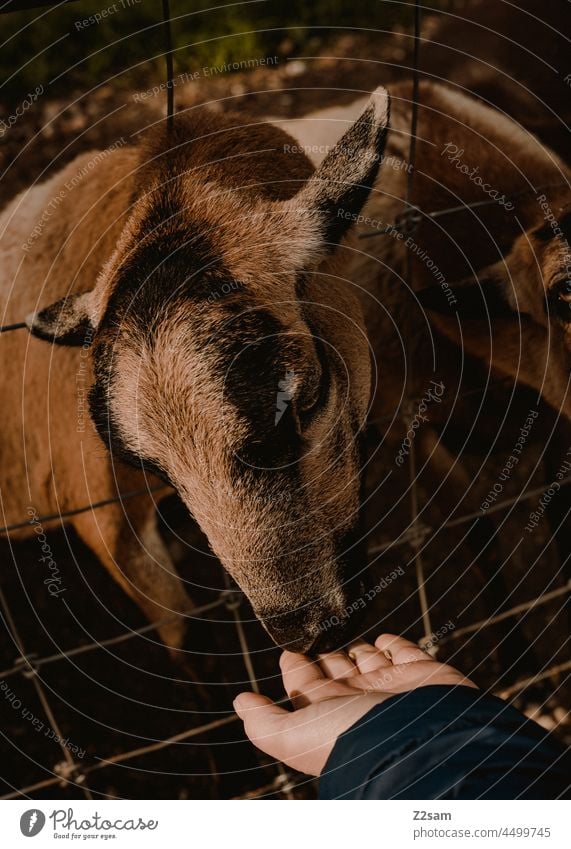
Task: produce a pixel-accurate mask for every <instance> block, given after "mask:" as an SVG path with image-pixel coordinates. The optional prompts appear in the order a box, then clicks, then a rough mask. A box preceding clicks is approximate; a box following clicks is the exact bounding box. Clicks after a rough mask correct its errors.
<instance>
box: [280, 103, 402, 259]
mask: <svg viewBox="0 0 571 849" xmlns="http://www.w3.org/2000/svg"><path fill="white" fill-rule="evenodd" d="M389 114H390V98H389V95H388V92H387V90H386V89H385V88H382V87H379V88H377V89H376V90H375V91H374V92H373V94H372V95H371V98H370V100H369V102H368V103H367V105H366V107H365V109H364V110H363V112H362V113H361V115H360V116H359V118H357V120H356V121H355V123H354V124H352V125H351V127H349V129H348V130H347V132H346V133H345V134H344V135H343V136H342V137H341V139H340V140H339V141H338V142H337V144H336V145H335V147H334V148H333V149H332V150H330V151H329V153H328V154H327V156H326V157H325V159H324V160H323V162H322V163H321V165H320V166H319V168H318V169H317V171H316V172H315V173H314V174H313V175H312V176H311V177H310V178H309V180H308V181H307V183H306V184H305V186H304V187H303V189H301V191H300V192H299V193H298V194H297V195H296V196H295V198H294V199H293V203H295V206H296V208H297V211H298V214H299V213H301V212H302V211H303V213H304V214H308V215H310V216H311V218H312V219H313V220H315V219H316V218H317V224H318V231H319V234H320V237H321V239H322V240H323V241H324V242H325V244H326V247H327V248H328V250H329V251H333V250H334V249H335V247H336V245H337V244H338V243H339V242H340V240H341V239H342V238H343V236H344V235H345V233H346V232H347V230H348V229H349V228H350V227H351V225H352V224H354V222H355V219H356V218H357V216H358V214H359V213H360V212H361V210H362V208H363V206H364V204H365V202H366V200H367V198H368V197H369V193H370V191H371V188H372V186H373V184H374V182H375V179H376V177H377V174H378V172H379V167H380V165H381V163H382V157H383V151H384V149H385V143H386V140H387V133H388V128H389Z"/></svg>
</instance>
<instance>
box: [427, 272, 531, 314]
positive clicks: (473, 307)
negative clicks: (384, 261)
mask: <svg viewBox="0 0 571 849" xmlns="http://www.w3.org/2000/svg"><path fill="white" fill-rule="evenodd" d="M416 296H417V298H418V300H419V301H420V303H421V304H422V306H423V307H424V308H425V309H427V310H430V311H431V312H436V313H439V314H440V315H446V316H451V317H453V316H455V315H456V316H458V317H459V318H461V319H462V320H463V321H470V320H472V321H488V320H489V319H493V318H510V317H513V316H514V315H516V314H517V313H516V311H515V310H514V309H513V307H512V306H511V304H510V303H509V300H508V297H507V293H506V291H505V282H504V281H503V280H501V279H499V278H498V277H497V276H496V275H494V274H490V275H487V276H483V277H481V278H479V279H478V281H477V282H474V281H473V280H472V279H466V280H461V281H460V282H459V283H455V284H453V285H452V286H449V287H448V288H446V287H442V286H430V287H429V288H427V289H421V290H420V291H419V292H417V293H416Z"/></svg>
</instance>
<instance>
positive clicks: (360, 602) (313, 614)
mask: <svg viewBox="0 0 571 849" xmlns="http://www.w3.org/2000/svg"><path fill="white" fill-rule="evenodd" d="M359 586H360V591H359V593H358V594H357V595H356V596H355V597H354V599H352V600H347V601H346V602H345V603H343V605H339V604H336V605H335V606H329V605H327V604H326V603H324V602H322V601H316V602H314V603H311V604H308V605H306V606H304V607H300V608H297V609H295V610H292V611H288V612H286V613H283V612H281V613H278V612H270V611H257V616H258V618H259V619H260V620H261V622H262V624H263V626H264V628H265V629H266V631H267V632H268V633H269V635H270V636H271V638H272V639H273V640H274V642H275V643H277V644H278V645H279V646H281V647H282V648H283V649H286V650H287V651H291V652H299V653H301V654H309V655H316V654H320V653H323V652H328V651H334V650H336V649H339V648H342V647H343V646H346V645H347V644H348V643H349V642H351V640H352V639H353V638H354V637H356V635H357V633H358V629H359V625H360V623H361V621H362V614H363V610H364V607H365V603H364V595H363V585H362V584H361V582H359Z"/></svg>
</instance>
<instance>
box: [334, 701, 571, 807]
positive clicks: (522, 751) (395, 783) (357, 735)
mask: <svg viewBox="0 0 571 849" xmlns="http://www.w3.org/2000/svg"><path fill="white" fill-rule="evenodd" d="M570 786H571V749H567V748H565V747H564V746H563V745H562V744H561V743H560V742H559V741H558V740H556V739H555V738H554V737H553V736H552V735H550V734H549V733H548V732H547V731H545V730H544V729H543V728H541V727H540V726H539V725H537V723H535V722H532V720H530V719H527V718H526V717H525V716H523V715H522V714H521V713H519V712H518V711H517V710H515V709H514V708H512V707H510V706H509V705H508V704H507V703H506V702H504V701H502V700H501V699H498V698H496V697H495V696H488V695H485V694H484V693H482V691H481V690H476V689H475V688H473V687H463V686H449V685H434V686H429V687H419V688H417V689H416V690H412V691H410V692H408V693H401V694H399V695H397V696H391V698H390V699H387V701H386V702H383V703H382V704H380V705H377V706H376V707H374V708H373V709H372V710H370V711H369V712H368V713H367V714H365V716H363V717H362V718H361V719H360V720H359V721H358V722H356V723H355V725H353V726H352V727H351V728H349V730H348V731H345V733H344V734H342V735H341V736H340V737H339V739H338V740H337V742H336V744H335V746H334V748H333V751H332V752H331V755H330V756H329V759H328V761H327V763H326V765H325V768H324V770H323V773H322V775H321V779H320V783H319V795H320V798H321V799H562V798H565V799H567V798H571V793H570Z"/></svg>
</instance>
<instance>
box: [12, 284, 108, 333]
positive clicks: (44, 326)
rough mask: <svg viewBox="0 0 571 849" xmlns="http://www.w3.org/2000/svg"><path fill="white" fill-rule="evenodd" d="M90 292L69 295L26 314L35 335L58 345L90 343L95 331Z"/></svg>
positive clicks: (27, 321)
mask: <svg viewBox="0 0 571 849" xmlns="http://www.w3.org/2000/svg"><path fill="white" fill-rule="evenodd" d="M91 306H92V293H91V292H85V293H84V294H81V295H68V296H67V297H66V298H62V299H61V301H56V302H55V303H54V304H51V305H50V306H49V307H45V308H44V309H43V310H40V312H36V313H31V314H30V315H29V316H27V317H26V324H27V325H28V328H29V330H30V333H32V334H33V335H34V336H38V337H39V338H40V339H45V340H46V341H47V342H55V343H56V344H57V345H90V344H91V342H92V340H93V335H94V333H95V326H94V325H93V323H92V320H91Z"/></svg>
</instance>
